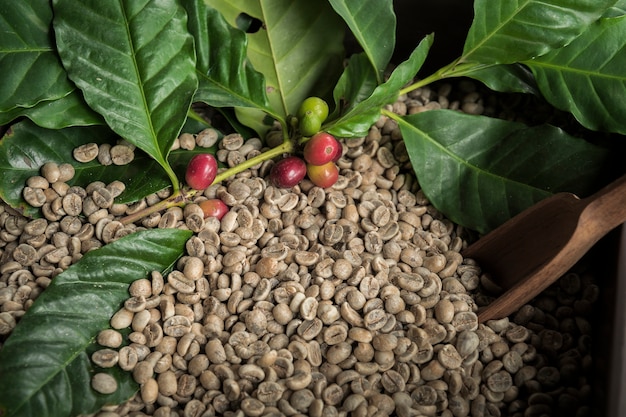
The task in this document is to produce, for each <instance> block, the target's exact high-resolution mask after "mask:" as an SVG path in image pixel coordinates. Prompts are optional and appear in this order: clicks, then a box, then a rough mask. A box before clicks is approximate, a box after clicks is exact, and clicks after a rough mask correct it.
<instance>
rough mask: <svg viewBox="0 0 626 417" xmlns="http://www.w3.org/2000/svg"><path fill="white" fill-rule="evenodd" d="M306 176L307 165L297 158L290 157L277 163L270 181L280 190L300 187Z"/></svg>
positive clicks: (271, 173) (271, 172)
mask: <svg viewBox="0 0 626 417" xmlns="http://www.w3.org/2000/svg"><path fill="white" fill-rule="evenodd" d="M305 175H306V163H305V162H304V161H303V160H302V159H300V158H298V157H297V156H289V157H287V158H285V159H281V160H280V161H278V162H276V164H275V165H274V166H273V167H272V170H271V171H270V180H271V181H272V182H273V183H274V185H275V186H277V187H280V188H291V187H293V186H295V185H298V183H299V182H300V181H302V179H303V178H304V176H305Z"/></svg>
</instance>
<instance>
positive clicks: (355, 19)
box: [329, 0, 396, 84]
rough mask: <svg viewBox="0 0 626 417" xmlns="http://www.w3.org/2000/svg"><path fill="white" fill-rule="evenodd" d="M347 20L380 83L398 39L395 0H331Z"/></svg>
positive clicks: (332, 4)
mask: <svg viewBox="0 0 626 417" xmlns="http://www.w3.org/2000/svg"><path fill="white" fill-rule="evenodd" d="M329 2H330V4H331V6H333V9H335V11H336V12H337V13H338V14H339V16H341V17H342V18H343V20H344V21H345V22H346V23H347V25H348V27H349V28H350V31H351V32H352V34H353V35H354V37H355V38H356V39H357V41H358V42H359V44H360V45H361V47H362V48H363V51H364V52H365V54H366V55H367V57H368V58H369V60H370V62H371V64H372V66H373V67H374V69H375V70H376V77H377V79H378V83H379V84H380V83H382V81H383V72H384V71H385V69H386V67H387V64H389V60H390V59H391V55H392V54H393V50H394V48H395V40H396V15H395V13H394V11H393V2H392V1H391V0H361V1H348V0H329Z"/></svg>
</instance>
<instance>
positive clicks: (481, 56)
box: [461, 0, 616, 64]
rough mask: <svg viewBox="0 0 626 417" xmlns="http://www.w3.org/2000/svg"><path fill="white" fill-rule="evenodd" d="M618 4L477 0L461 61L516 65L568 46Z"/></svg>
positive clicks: (592, 0) (584, 0) (611, 1)
mask: <svg viewBox="0 0 626 417" xmlns="http://www.w3.org/2000/svg"><path fill="white" fill-rule="evenodd" d="M615 1H616V0H508V1H492V0H476V1H475V2H474V21H473V22H472V26H471V27H470V30H469V33H468V35H467V38H466V40H465V46H464V49H463V56H462V58H461V61H464V62H480V63H484V64H512V63H515V62H518V61H524V60H527V59H531V58H534V57H537V56H541V55H543V54H545V53H547V52H549V51H550V50H552V49H556V48H560V47H562V46H564V45H567V44H568V43H569V42H571V41H572V40H573V39H574V38H576V37H577V36H578V35H580V34H581V33H582V32H583V31H584V30H585V29H586V28H587V26H589V25H590V24H591V23H592V22H594V21H596V20H597V19H599V18H600V17H601V16H602V14H603V13H604V12H605V11H606V9H607V8H608V7H610V6H612V5H613V4H614V3H615Z"/></svg>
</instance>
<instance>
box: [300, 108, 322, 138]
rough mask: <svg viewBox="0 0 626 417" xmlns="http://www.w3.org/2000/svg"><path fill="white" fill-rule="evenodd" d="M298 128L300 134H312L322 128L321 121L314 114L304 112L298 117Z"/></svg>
mask: <svg viewBox="0 0 626 417" xmlns="http://www.w3.org/2000/svg"><path fill="white" fill-rule="evenodd" d="M299 128H300V134H301V135H302V136H307V137H308V136H313V135H314V134H316V133H317V132H319V131H320V129H321V128H322V121H321V120H320V119H319V118H318V117H317V116H316V115H314V114H308V113H306V114H305V115H304V116H302V117H301V118H300V119H299Z"/></svg>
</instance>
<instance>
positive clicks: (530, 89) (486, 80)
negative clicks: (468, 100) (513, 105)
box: [463, 64, 539, 95]
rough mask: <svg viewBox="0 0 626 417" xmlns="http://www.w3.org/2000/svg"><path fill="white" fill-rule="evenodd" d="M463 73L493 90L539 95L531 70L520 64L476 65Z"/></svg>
mask: <svg viewBox="0 0 626 417" xmlns="http://www.w3.org/2000/svg"><path fill="white" fill-rule="evenodd" d="M463 75H464V76H467V77H471V78H473V79H475V80H478V81H481V82H482V83H483V84H485V85H486V86H487V87H489V88H490V89H492V90H495V91H500V92H503V93H526V94H535V95H539V89H538V87H537V83H536V82H535V78H534V77H533V74H532V72H531V71H530V70H529V69H528V68H527V67H526V66H524V65H521V64H503V65H493V66H491V65H490V66H486V67H482V66H477V67H476V69H475V70H471V71H469V72H465V73H464V74H463Z"/></svg>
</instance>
